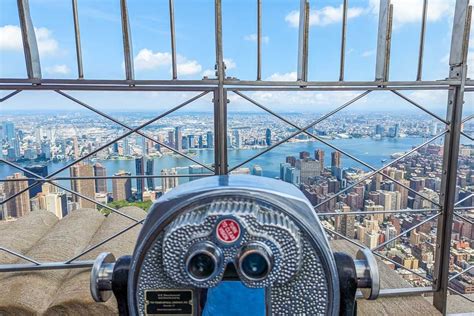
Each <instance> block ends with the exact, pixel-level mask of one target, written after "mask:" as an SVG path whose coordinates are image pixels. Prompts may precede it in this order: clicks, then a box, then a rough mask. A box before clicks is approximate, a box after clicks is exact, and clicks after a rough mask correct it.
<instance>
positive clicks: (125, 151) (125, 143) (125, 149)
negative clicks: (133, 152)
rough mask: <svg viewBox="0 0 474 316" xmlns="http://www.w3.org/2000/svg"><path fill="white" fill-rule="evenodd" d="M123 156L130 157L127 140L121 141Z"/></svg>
mask: <svg viewBox="0 0 474 316" xmlns="http://www.w3.org/2000/svg"><path fill="white" fill-rule="evenodd" d="M123 155H124V156H130V144H129V143H128V138H127V137H125V138H124V139H123Z"/></svg>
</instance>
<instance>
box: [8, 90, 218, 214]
mask: <svg viewBox="0 0 474 316" xmlns="http://www.w3.org/2000/svg"><path fill="white" fill-rule="evenodd" d="M208 93H209V91H203V92H202V93H200V94H198V95H196V96H194V97H192V98H191V99H188V100H186V101H184V102H183V103H181V104H179V105H177V106H175V107H174V108H172V109H170V110H168V111H166V112H164V113H162V114H160V115H158V116H156V117H155V118H153V119H151V120H149V121H147V122H145V123H143V124H141V125H140V126H138V127H136V128H134V129H133V130H130V131H128V132H126V133H125V134H122V135H121V136H119V137H117V138H115V139H113V140H111V141H110V142H108V143H106V144H104V145H102V146H100V147H98V148H96V149H94V150H93V151H91V152H90V153H89V154H87V155H85V156H84V157H81V158H79V159H76V160H74V161H73V162H71V163H69V164H67V165H66V166H64V167H62V168H60V169H58V170H56V171H55V172H53V173H51V174H50V175H48V177H46V178H45V179H52V178H53V177H54V176H55V175H57V174H59V173H61V172H63V171H64V170H66V169H68V168H69V167H71V166H73V165H75V164H77V163H79V162H81V161H83V160H85V159H87V158H89V157H91V156H92V155H94V154H96V153H98V152H100V151H101V150H104V149H105V148H107V147H109V146H110V145H112V144H113V143H115V142H117V141H119V140H121V139H123V138H125V137H127V136H129V135H131V134H133V133H134V132H136V131H137V130H140V129H142V128H144V127H146V126H148V125H150V124H152V123H153V122H155V121H157V120H159V119H161V118H162V117H164V116H167V115H169V114H170V113H173V112H174V111H177V110H179V109H180V108H182V107H184V106H186V105H187V104H189V103H191V102H193V101H195V100H197V99H199V98H201V97H203V96H204V95H206V94H208ZM0 161H3V162H6V160H4V159H1V158H0ZM13 167H17V166H16V165H14V166H13ZM206 169H209V168H208V167H206ZM209 170H210V171H214V170H212V169H209ZM29 173H31V172H29ZM43 182H44V181H41V180H40V181H36V182H34V183H32V184H31V185H28V186H27V187H26V188H25V189H22V190H20V191H18V192H16V193H15V194H13V195H12V196H10V197H8V198H7V199H5V200H3V201H1V202H0V205H3V204H4V203H6V202H8V201H9V200H11V199H14V198H15V197H16V196H18V195H20V194H22V193H24V192H26V191H28V190H29V189H31V188H34V187H36V186H38V185H39V184H40V183H43Z"/></svg>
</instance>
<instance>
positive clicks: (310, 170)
mask: <svg viewBox="0 0 474 316" xmlns="http://www.w3.org/2000/svg"><path fill="white" fill-rule="evenodd" d="M319 167H320V165H319V161H317V160H313V159H307V158H306V159H303V160H297V161H296V168H297V169H298V170H300V176H301V182H302V183H306V184H309V180H310V179H311V178H314V177H316V176H319V175H320V174H321V171H320V169H319Z"/></svg>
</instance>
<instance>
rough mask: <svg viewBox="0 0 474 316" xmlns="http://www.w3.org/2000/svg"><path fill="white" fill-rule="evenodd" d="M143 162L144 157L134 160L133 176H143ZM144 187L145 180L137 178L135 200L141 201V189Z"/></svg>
mask: <svg viewBox="0 0 474 316" xmlns="http://www.w3.org/2000/svg"><path fill="white" fill-rule="evenodd" d="M145 160H146V158H145V157H144V156H141V157H137V158H135V174H136V175H137V176H143V175H145ZM144 187H145V178H137V199H138V200H140V201H141V200H142V197H143V188H144Z"/></svg>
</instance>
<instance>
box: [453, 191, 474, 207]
mask: <svg viewBox="0 0 474 316" xmlns="http://www.w3.org/2000/svg"><path fill="white" fill-rule="evenodd" d="M471 197H474V193H471V194H469V195H468V196H466V197H464V198H462V199H461V200H459V201H457V202H456V203H454V206H458V205H459V204H461V203H462V202H464V201H466V200H469V198H471Z"/></svg>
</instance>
